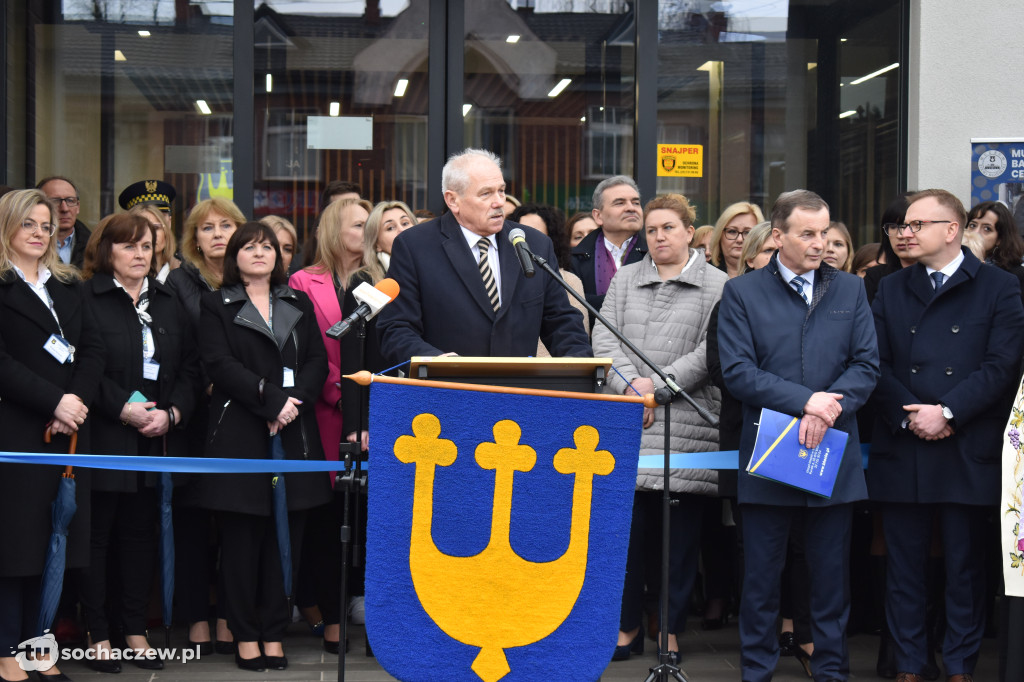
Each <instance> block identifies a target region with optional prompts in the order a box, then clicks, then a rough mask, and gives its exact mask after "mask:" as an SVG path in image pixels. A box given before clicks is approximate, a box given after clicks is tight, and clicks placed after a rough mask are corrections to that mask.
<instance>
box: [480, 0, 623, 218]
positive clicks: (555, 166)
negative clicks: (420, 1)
mask: <svg viewBox="0 0 1024 682" xmlns="http://www.w3.org/2000/svg"><path fill="white" fill-rule="evenodd" d="M634 34H635V27H634V20H633V12H632V9H631V7H630V3H627V2H625V1H624V0H588V1H586V2H582V1H579V0H526V1H524V0H486V1H480V2H467V3H466V12H465V53H464V54H465V80H464V104H463V107H462V110H463V121H464V123H465V127H464V141H465V145H466V146H476V147H481V146H482V147H486V148H488V149H490V150H491V151H493V152H495V153H496V154H498V155H499V156H500V157H501V158H502V161H503V167H504V173H505V180H506V182H507V185H508V193H509V194H512V195H514V196H515V197H516V198H517V199H519V200H520V201H521V202H523V203H526V202H537V203H542V204H550V205H552V206H555V207H557V208H559V209H561V210H563V211H566V212H567V213H569V214H572V213H574V212H576V211H580V210H589V209H590V203H591V195H592V194H593V191H594V187H595V186H596V185H597V183H598V182H600V181H601V180H603V179H604V178H606V177H609V176H611V175H617V174H620V173H622V174H626V175H632V174H633V144H634V142H633V121H634V108H635V106H634V102H635V98H634V61H635V44H634V43H635V40H634Z"/></svg>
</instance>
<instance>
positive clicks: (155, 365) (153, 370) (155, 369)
mask: <svg viewBox="0 0 1024 682" xmlns="http://www.w3.org/2000/svg"><path fill="white" fill-rule="evenodd" d="M159 376H160V363H159V362H153V361H152V360H149V361H147V362H143V363H142V378H143V379H148V380H150V381H156V380H157V377H159Z"/></svg>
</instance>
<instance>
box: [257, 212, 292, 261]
mask: <svg viewBox="0 0 1024 682" xmlns="http://www.w3.org/2000/svg"><path fill="white" fill-rule="evenodd" d="M260 222H261V223H263V224H264V225H266V226H267V227H269V228H270V229H272V230H273V231H274V236H276V237H277V243H278V244H280V245H281V264H282V265H284V271H285V272H288V271H289V269H290V268H291V266H292V258H294V257H295V247H296V245H297V244H298V243H299V233H298V232H297V231H296V230H295V226H294V225H292V223H291V221H290V220H288V219H286V218H282V217H281V216H279V215H268V216H264V217H263V218H260Z"/></svg>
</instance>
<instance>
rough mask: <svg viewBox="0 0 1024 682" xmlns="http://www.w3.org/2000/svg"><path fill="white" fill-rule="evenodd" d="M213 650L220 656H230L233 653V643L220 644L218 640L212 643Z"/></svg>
mask: <svg viewBox="0 0 1024 682" xmlns="http://www.w3.org/2000/svg"><path fill="white" fill-rule="evenodd" d="M213 650H214V651H216V652H217V653H218V654H220V655H221V656H230V655H231V654H233V653H235V643H234V642H222V641H220V640H219V639H218V640H217V641H216V642H214V643H213Z"/></svg>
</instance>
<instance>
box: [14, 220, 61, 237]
mask: <svg viewBox="0 0 1024 682" xmlns="http://www.w3.org/2000/svg"><path fill="white" fill-rule="evenodd" d="M40 228H42V230H43V232H45V233H46V234H47V235H49V236H51V237H52V236H53V233H54V232H56V231H57V226H56V225H54V224H53V223H43V224H42V225H40V224H39V223H37V222H36V221H34V220H26V221H25V222H23V223H22V224H21V229H23V230H25V232H28V233H29V234H32V233H33V232H35V231H36V230H37V229H40Z"/></svg>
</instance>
